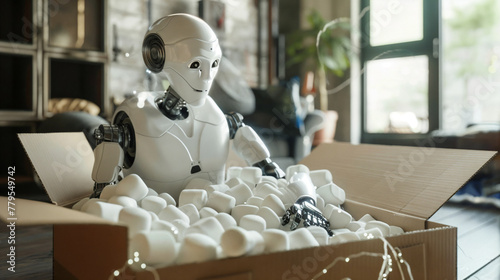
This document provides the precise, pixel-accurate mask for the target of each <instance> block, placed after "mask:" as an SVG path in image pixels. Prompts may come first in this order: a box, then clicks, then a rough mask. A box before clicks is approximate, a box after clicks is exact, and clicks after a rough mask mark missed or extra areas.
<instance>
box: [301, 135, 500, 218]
mask: <svg viewBox="0 0 500 280" xmlns="http://www.w3.org/2000/svg"><path fill="white" fill-rule="evenodd" d="M495 153H496V152H493V151H475V150H460V149H439V148H432V147H431V148H429V147H404V146H387V145H371V144H361V145H351V144H348V143H339V142H335V143H332V144H323V145H320V146H318V147H316V148H315V149H314V150H313V151H312V153H311V154H310V155H309V156H308V157H306V158H305V159H304V160H303V161H301V163H302V164H305V165H306V166H308V167H309V169H311V170H316V169H328V170H330V171H331V172H332V175H333V181H334V182H335V183H336V184H337V185H338V186H339V187H341V188H343V189H344V190H345V192H346V197H347V198H348V199H350V200H353V201H357V202H361V203H365V204H369V205H373V206H376V207H380V208H383V209H387V210H390V211H393V212H397V213H402V214H408V215H413V216H416V217H420V218H424V219H428V218H429V217H430V216H432V214H434V212H435V211H437V210H438V209H439V208H440V207H441V205H443V204H444V203H445V202H446V201H447V200H448V199H449V198H450V197H451V196H452V195H453V194H454V193H455V192H456V191H457V190H458V189H459V188H460V187H462V186H463V185H464V184H465V183H466V182H467V181H468V180H469V179H470V178H471V177H472V176H473V175H474V174H475V173H476V172H477V171H478V170H479V169H480V168H481V167H482V166H483V165H484V164H485V163H486V162H487V161H488V160H489V159H490V158H491V157H492V156H493V155H495Z"/></svg>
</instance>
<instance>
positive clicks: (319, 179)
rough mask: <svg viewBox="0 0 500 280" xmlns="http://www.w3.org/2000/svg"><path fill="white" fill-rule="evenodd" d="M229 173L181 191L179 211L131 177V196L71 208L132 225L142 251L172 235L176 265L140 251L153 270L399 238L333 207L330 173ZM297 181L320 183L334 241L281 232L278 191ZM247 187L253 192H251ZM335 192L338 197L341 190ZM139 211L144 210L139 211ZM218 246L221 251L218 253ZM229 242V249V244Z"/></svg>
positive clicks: (313, 229)
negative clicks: (160, 234)
mask: <svg viewBox="0 0 500 280" xmlns="http://www.w3.org/2000/svg"><path fill="white" fill-rule="evenodd" d="M233 169H234V170H233V173H234V174H233V175H232V176H234V177H232V176H228V181H226V183H224V184H215V185H214V184H212V183H210V182H209V181H207V180H204V179H197V180H195V179H193V180H191V181H190V182H189V188H187V189H185V190H183V192H181V195H180V196H179V207H176V206H175V205H176V201H175V200H174V199H173V198H172V196H171V195H170V194H168V193H160V194H157V193H156V192H155V191H154V190H152V189H149V188H147V187H145V185H142V184H141V182H142V180H139V179H140V178H139V179H137V177H134V176H132V177H131V178H129V179H128V180H126V181H125V182H126V183H127V184H125V185H123V184H122V188H121V189H122V193H123V192H125V191H130V192H131V194H132V195H133V196H134V197H135V198H132V197H129V196H127V195H123V194H121V195H120V192H118V191H117V190H118V189H119V186H120V185H119V184H118V185H109V186H107V187H106V188H107V190H106V192H104V191H103V193H104V198H101V199H89V198H85V199H82V200H81V201H79V202H78V203H76V204H75V205H74V206H73V208H74V209H79V210H81V211H86V212H88V213H91V214H93V215H97V216H100V217H103V218H105V219H108V220H112V221H115V220H118V221H120V222H124V223H125V224H127V226H128V227H129V238H136V236H141V238H143V240H142V241H141V242H142V243H144V244H146V245H141V246H149V245H148V244H153V243H154V242H165V241H155V240H159V239H158V238H153V237H154V235H150V234H149V233H151V232H163V234H169V235H170V236H172V237H173V239H174V245H173V247H172V248H174V249H171V250H173V251H172V252H173V254H174V256H173V257H174V258H175V257H176V256H177V252H179V254H178V257H177V260H175V259H174V260H171V259H169V258H171V257H172V254H170V255H169V257H167V258H166V259H165V260H161V261H159V260H158V259H155V258H151V257H147V258H146V259H147V260H146V259H143V258H144V257H145V256H147V255H148V253H145V252H147V250H150V249H151V247H146V249H147V250H146V251H144V252H143V253H142V256H141V257H140V258H141V260H142V261H144V262H145V263H147V264H151V265H155V266H157V265H158V264H160V265H169V264H172V263H174V262H175V263H178V264H182V263H193V262H202V261H207V260H212V259H215V258H217V257H230V256H237V255H252V254H259V253H262V252H264V250H265V251H266V252H277V251H284V250H289V249H298V248H304V247H312V246H318V245H326V244H337V243H341V242H348V241H353V240H359V239H370V238H377V237H381V236H390V235H395V234H401V233H403V232H404V231H403V229H401V228H400V227H397V226H390V225H388V224H386V223H384V222H381V221H377V220H376V219H374V218H373V217H372V216H370V215H369V214H366V215H364V216H363V217H362V218H361V219H359V220H358V221H353V220H352V217H351V215H350V214H349V213H347V212H346V211H344V210H343V209H340V208H339V207H337V206H336V205H339V204H342V203H343V202H342V194H340V195H338V194H335V191H338V189H340V188H338V189H332V188H331V186H335V184H334V183H333V182H331V173H330V172H329V171H328V170H313V171H309V170H308V169H307V167H306V166H302V165H297V166H293V168H290V169H289V170H287V171H288V174H289V176H290V179H292V178H295V179H292V180H291V181H290V182H288V181H287V180H285V179H276V178H274V177H270V176H262V175H261V173H259V174H257V172H256V171H257V169H252V168H249V169H245V168H239V169H238V168H233ZM245 170H246V171H245ZM245 172H246V173H247V174H246V175H245V176H246V180H242V179H241V178H240V177H241V174H245ZM259 172H260V169H259ZM292 173H293V175H292ZM299 175H300V176H299ZM294 176H295V177H294ZM127 177H129V176H127ZM127 177H126V178H127ZM299 177H300V178H302V179H307V180H310V182H311V183H312V184H313V185H321V187H320V188H318V189H317V191H316V193H317V196H316V201H317V205H316V206H317V207H318V209H320V210H321V211H322V213H323V215H324V216H325V217H327V218H328V219H329V221H330V224H331V228H332V230H333V231H334V234H335V235H334V236H332V237H329V236H328V234H327V232H326V231H325V230H324V229H323V228H321V227H317V226H310V227H308V228H299V229H297V230H295V231H290V232H288V231H285V228H283V227H282V226H281V220H280V217H281V216H282V215H283V214H284V213H285V209H286V208H287V206H289V205H288V204H284V202H283V200H282V199H284V198H286V197H284V195H283V191H285V190H287V189H288V186H289V184H291V183H293V182H295V180H296V179H297V178H299ZM249 178H253V179H249ZM302 179H301V180H302ZM127 181H128V182H127ZM292 181H293V182H292ZM299 181H300V180H299ZM328 181H329V182H328ZM122 182H123V180H122ZM134 182H135V183H134ZM325 182H326V183H325ZM249 185H252V186H255V187H249ZM123 186H125V187H126V188H125V187H123ZM137 186H139V187H138V188H139V189H142V193H145V194H146V196H144V197H142V198H140V197H141V196H142V194H138V193H137V189H136V188H137ZM106 188H105V189H106ZM145 190H146V191H145ZM340 190H341V191H342V192H343V190H342V189H340ZM288 191H290V190H288ZM292 191H293V190H292ZM293 194H294V193H293V192H292V195H293ZM332 197H334V199H332ZM339 197H340V199H339ZM139 198H140V199H139ZM344 199H345V193H344ZM105 200H108V202H105ZM340 202H342V203H340ZM137 205H140V206H141V207H142V208H138V207H137ZM229 213H230V214H229ZM238 225H239V226H238ZM288 227H289V226H288ZM288 227H287V228H286V229H288ZM227 232H231V233H232V235H233V237H231V236H229V237H230V238H229V237H228V238H229V239H228V240H224V234H225V233H227ZM234 236H237V237H238V238H239V239H237V240H239V241H241V242H243V243H240V244H235V243H234V242H235V241H234V240H235V237H234ZM137 238H139V237H137ZM162 238H164V237H162ZM231 239H233V241H230V240H231ZM242 240H243V241H242ZM249 240H250V241H251V242H249ZM134 242H136V241H134ZM147 242H150V243H147ZM176 242H177V243H176ZM219 242H220V244H221V246H219V247H218V243H219ZM224 242H225V245H224V246H223V245H222V244H223V243H224ZM231 242H233V245H230V243H231ZM131 244H132V243H131ZM136 244H138V243H137V242H136ZM252 244H253V245H252ZM163 245H164V244H162V245H161V246H163ZM131 246H132V245H131ZM134 246H136V245H134ZM154 249H156V248H154Z"/></svg>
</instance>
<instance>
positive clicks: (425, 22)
mask: <svg viewBox="0 0 500 280" xmlns="http://www.w3.org/2000/svg"><path fill="white" fill-rule="evenodd" d="M361 14H362V17H361V32H362V33H361V35H362V36H361V37H362V41H361V43H362V47H361V54H360V59H361V66H362V68H363V69H364V70H363V72H364V75H363V79H362V80H361V87H362V95H363V98H362V101H361V103H362V107H363V109H362V112H363V113H362V114H363V117H362V120H361V122H362V133H361V141H362V142H369V143H391V144H410V145H411V141H414V140H416V139H419V138H422V137H425V136H426V134H427V133H428V132H430V131H432V130H435V129H438V128H439V116H440V114H439V101H440V99H439V67H438V66H439V63H438V59H439V57H438V56H439V52H438V49H439V45H438V44H437V43H438V42H439V41H438V40H439V1H436V0H404V1H402V0H389V1H387V0H362V5H361Z"/></svg>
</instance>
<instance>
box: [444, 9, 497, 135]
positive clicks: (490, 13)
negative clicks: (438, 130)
mask: <svg viewBox="0 0 500 280" xmlns="http://www.w3.org/2000/svg"><path fill="white" fill-rule="evenodd" d="M499 15H500V3H499V1H497V0H479V1H478V0H460V1H457V0H442V36H441V37H442V41H441V42H442V56H441V57H442V73H443V75H442V102H443V103H442V115H443V123H442V128H443V130H446V131H452V132H461V131H463V130H464V129H465V128H466V127H467V126H469V125H473V124H496V126H497V127H498V124H499V123H500V71H499V69H498V67H499V66H500V65H499V64H500V61H499V57H500V37H499V33H498V31H499V30H500V17H499Z"/></svg>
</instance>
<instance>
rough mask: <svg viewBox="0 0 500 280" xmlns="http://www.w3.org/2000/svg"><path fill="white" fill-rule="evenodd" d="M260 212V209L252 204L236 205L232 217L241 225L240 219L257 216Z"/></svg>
mask: <svg viewBox="0 0 500 280" xmlns="http://www.w3.org/2000/svg"><path fill="white" fill-rule="evenodd" d="M257 211H259V207H257V206H255V205H250V204H240V205H236V206H235V207H234V208H233V210H232V211H231V216H232V217H233V218H234V220H235V221H236V222H237V223H238V225H239V224H240V219H241V218H242V217H244V216H246V215H251V214H255V213H257Z"/></svg>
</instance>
